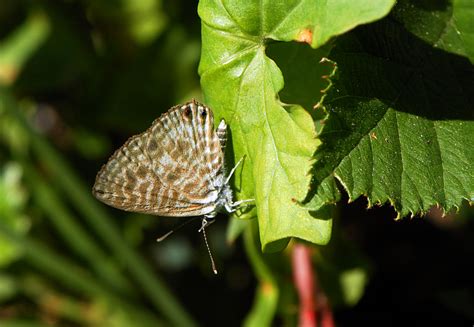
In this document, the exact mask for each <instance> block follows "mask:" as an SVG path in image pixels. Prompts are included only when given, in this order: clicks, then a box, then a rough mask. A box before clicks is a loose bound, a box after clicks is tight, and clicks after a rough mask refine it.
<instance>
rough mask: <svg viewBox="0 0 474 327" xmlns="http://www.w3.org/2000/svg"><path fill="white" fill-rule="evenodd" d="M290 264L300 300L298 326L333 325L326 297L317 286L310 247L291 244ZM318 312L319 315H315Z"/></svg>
mask: <svg viewBox="0 0 474 327" xmlns="http://www.w3.org/2000/svg"><path fill="white" fill-rule="evenodd" d="M292 265H293V279H294V283H295V287H296V290H297V292H298V297H299V300H300V307H299V322H298V326H299V327H316V326H318V325H319V326H320V327H334V326H335V324H334V318H333V315H332V310H331V307H330V305H329V302H328V299H327V297H326V295H325V294H324V293H323V292H322V290H320V289H319V288H318V287H317V277H316V271H315V270H314V269H313V266H312V264H311V247H309V246H307V245H304V244H301V243H296V244H295V245H294V246H293V253H292ZM318 312H319V314H320V317H318V316H317V314H318ZM318 319H319V320H320V323H319V324H318Z"/></svg>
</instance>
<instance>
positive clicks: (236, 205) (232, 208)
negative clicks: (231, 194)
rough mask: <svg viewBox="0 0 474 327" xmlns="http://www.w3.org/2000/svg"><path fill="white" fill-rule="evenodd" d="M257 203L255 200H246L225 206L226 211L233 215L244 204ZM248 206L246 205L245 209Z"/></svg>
mask: <svg viewBox="0 0 474 327" xmlns="http://www.w3.org/2000/svg"><path fill="white" fill-rule="evenodd" d="M253 201H255V199H245V200H240V201H236V202H232V203H226V204H225V205H224V206H225V209H226V210H227V212H229V213H232V212H236V211H237V209H238V208H239V207H240V206H241V205H242V204H243V203H247V202H253ZM245 206H246V205H244V207H245Z"/></svg>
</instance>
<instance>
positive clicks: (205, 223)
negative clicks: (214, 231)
mask: <svg viewBox="0 0 474 327" xmlns="http://www.w3.org/2000/svg"><path fill="white" fill-rule="evenodd" d="M215 221H216V219H215V218H209V217H204V218H202V224H201V228H199V230H198V232H199V233H200V232H202V231H203V230H204V229H205V228H206V227H207V226H209V225H210V224H212V223H213V222H215Z"/></svg>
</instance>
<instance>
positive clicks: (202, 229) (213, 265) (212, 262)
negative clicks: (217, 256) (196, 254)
mask: <svg viewBox="0 0 474 327" xmlns="http://www.w3.org/2000/svg"><path fill="white" fill-rule="evenodd" d="M206 225H207V224H206ZM205 227H206V226H205V225H204V223H203V227H201V229H200V231H202V235H203V236H204V243H206V248H207V253H209V259H211V266H212V271H213V272H214V274H215V275H217V269H216V264H215V262H214V258H213V257H212V253H211V248H210V247H209V243H208V242H207V235H206V228H205Z"/></svg>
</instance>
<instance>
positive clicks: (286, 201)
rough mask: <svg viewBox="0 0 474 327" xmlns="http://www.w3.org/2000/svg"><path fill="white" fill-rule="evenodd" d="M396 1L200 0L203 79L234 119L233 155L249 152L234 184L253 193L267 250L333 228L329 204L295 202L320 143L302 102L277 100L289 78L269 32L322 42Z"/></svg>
mask: <svg viewBox="0 0 474 327" xmlns="http://www.w3.org/2000/svg"><path fill="white" fill-rule="evenodd" d="M393 3H394V2H393V1H378V2H377V5H374V4H373V3H368V2H367V3H366V1H350V2H349V1H328V2H325V3H321V2H320V1H285V2H277V3H275V2H273V1H263V2H251V1H201V2H200V4H199V8H198V11H199V15H200V16H201V19H202V55H201V62H200V67H199V71H200V75H201V85H202V87H203V91H204V95H205V98H206V100H207V103H208V104H209V105H210V106H211V107H212V108H213V109H214V112H215V114H216V116H217V117H216V118H218V119H220V118H225V119H226V121H227V122H228V123H229V124H230V127H231V133H232V135H231V137H232V143H233V151H234V158H235V160H236V161H237V160H239V159H240V158H242V157H243V156H244V155H246V160H245V163H244V166H243V169H242V171H241V172H240V173H237V174H236V177H237V180H238V181H237V183H236V185H237V186H239V187H240V191H239V198H253V199H255V201H256V211H257V215H258V222H259V230H260V238H261V243H262V248H263V250H264V251H276V250H281V249H282V248H283V247H285V246H286V244H287V242H288V240H289V238H290V237H297V238H301V239H304V240H307V241H310V242H313V243H318V244H325V243H327V242H328V240H329V236H330V231H331V220H330V219H328V212H327V211H326V212H324V214H321V215H320V214H319V213H318V214H314V215H312V214H310V213H308V211H307V210H305V209H304V208H302V207H300V206H298V205H297V203H296V202H297V201H296V200H301V199H303V198H304V197H305V195H306V193H307V189H308V185H309V179H310V177H309V175H308V171H309V168H310V167H311V156H312V153H314V151H315V149H316V146H317V141H316V139H315V129H314V123H313V122H312V119H311V116H310V115H309V114H308V113H307V112H306V111H305V110H304V109H303V108H302V107H301V106H299V105H291V106H290V105H285V104H283V103H281V102H280V101H278V92H279V91H280V90H282V88H283V85H284V80H283V75H282V72H281V71H280V69H279V67H277V65H276V64H275V62H274V61H273V60H271V59H270V58H268V56H267V55H266V53H265V50H266V45H267V42H268V40H270V39H273V40H285V41H289V40H300V41H304V42H307V43H309V44H311V45H312V46H319V45H322V44H323V43H324V42H326V41H327V40H329V39H330V38H331V37H333V36H335V35H337V34H340V33H343V32H344V31H347V30H349V29H351V28H353V27H354V26H356V25H357V24H362V23H366V22H369V21H372V20H376V19H378V18H380V17H382V16H383V15H385V14H387V13H388V11H389V10H390V8H391V6H392V5H393ZM354 13H357V14H354ZM336 18H337V19H336ZM311 64H315V63H311ZM254 214H255V213H254V212H251V213H250V214H247V216H250V215H254Z"/></svg>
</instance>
